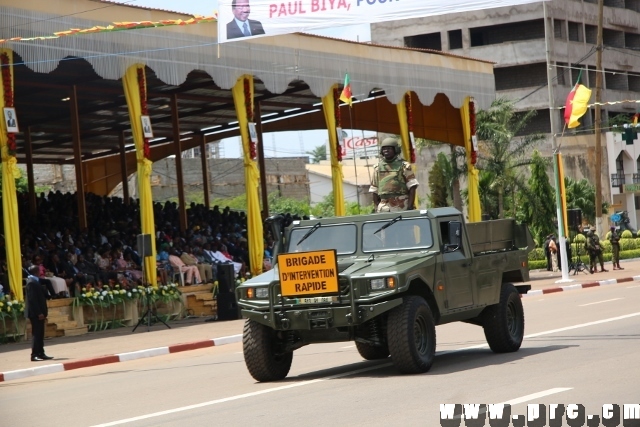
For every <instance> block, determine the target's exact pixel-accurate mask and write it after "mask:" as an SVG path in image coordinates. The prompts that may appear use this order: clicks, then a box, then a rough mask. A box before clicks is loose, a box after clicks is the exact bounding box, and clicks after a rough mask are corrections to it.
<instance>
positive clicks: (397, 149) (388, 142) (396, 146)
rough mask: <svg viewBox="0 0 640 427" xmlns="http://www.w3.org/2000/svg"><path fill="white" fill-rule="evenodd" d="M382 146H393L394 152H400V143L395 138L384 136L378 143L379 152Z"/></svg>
mask: <svg viewBox="0 0 640 427" xmlns="http://www.w3.org/2000/svg"><path fill="white" fill-rule="evenodd" d="M382 147H393V149H394V151H395V153H396V154H400V144H399V142H398V140H397V139H395V138H391V137H389V138H385V139H383V140H382V143H381V144H380V154H382Z"/></svg>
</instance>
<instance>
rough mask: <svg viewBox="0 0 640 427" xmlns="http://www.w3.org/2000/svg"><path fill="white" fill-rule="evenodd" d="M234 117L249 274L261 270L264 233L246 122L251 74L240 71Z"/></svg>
mask: <svg viewBox="0 0 640 427" xmlns="http://www.w3.org/2000/svg"><path fill="white" fill-rule="evenodd" d="M231 92H232V94H233V102H234V104H235V107H236V117H237V118H238V126H239V127H240V137H241V138H242V151H243V162H244V181H245V185H246V195H247V240H248V244H249V263H250V264H251V274H252V275H253V276H255V275H258V274H260V273H262V262H263V259H264V234H263V229H262V216H261V215H260V199H259V197H258V185H259V184H260V174H259V172H258V165H257V164H256V156H257V151H256V147H255V144H256V143H255V142H253V141H251V138H250V136H249V127H248V126H249V122H253V93H254V91H253V76H250V75H248V74H247V75H243V76H242V77H240V78H239V79H238V81H237V82H236V84H235V85H234V86H233V89H232V91H231Z"/></svg>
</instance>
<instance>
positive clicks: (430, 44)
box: [404, 33, 442, 51]
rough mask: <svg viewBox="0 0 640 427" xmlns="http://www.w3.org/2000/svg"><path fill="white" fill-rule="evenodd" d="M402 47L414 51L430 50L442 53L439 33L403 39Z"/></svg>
mask: <svg viewBox="0 0 640 427" xmlns="http://www.w3.org/2000/svg"><path fill="white" fill-rule="evenodd" d="M404 45H405V46H406V47H412V48H415V49H431V50H440V51H442V40H441V37H440V33H430V34H419V35H417V36H410V37H405V38H404Z"/></svg>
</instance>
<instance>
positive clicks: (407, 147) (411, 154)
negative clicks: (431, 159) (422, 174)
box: [396, 92, 418, 207]
mask: <svg viewBox="0 0 640 427" xmlns="http://www.w3.org/2000/svg"><path fill="white" fill-rule="evenodd" d="M396 107H397V109H398V123H399V124H400V139H401V141H402V158H403V159H405V160H406V161H408V162H410V163H411V169H412V170H413V173H414V174H415V173H416V152H415V150H414V147H413V141H412V140H411V133H412V132H413V111H412V108H411V92H407V93H405V94H404V96H403V97H402V101H400V102H399V103H398V104H397V105H396ZM414 206H416V207H417V206H418V195H417V194H416V200H414Z"/></svg>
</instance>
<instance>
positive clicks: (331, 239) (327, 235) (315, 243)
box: [287, 224, 357, 255]
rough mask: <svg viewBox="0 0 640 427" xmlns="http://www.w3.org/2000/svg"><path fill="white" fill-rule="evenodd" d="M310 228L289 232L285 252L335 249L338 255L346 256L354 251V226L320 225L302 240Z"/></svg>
mask: <svg viewBox="0 0 640 427" xmlns="http://www.w3.org/2000/svg"><path fill="white" fill-rule="evenodd" d="M311 228H312V227H299V228H294V229H293V230H291V235H290V236H289V248H288V250H287V252H307V251H317V250H322V249H335V250H336V252H337V254H338V255H347V254H352V253H354V252H355V251H356V232H357V228H356V226H355V225H354V224H337V225H322V226H321V227H318V228H317V229H316V230H315V231H314V232H313V233H311V234H309V235H308V236H307V238H306V239H302V238H303V237H304V236H305V235H307V233H308V232H309V231H310V230H311ZM298 242H300V244H298Z"/></svg>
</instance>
